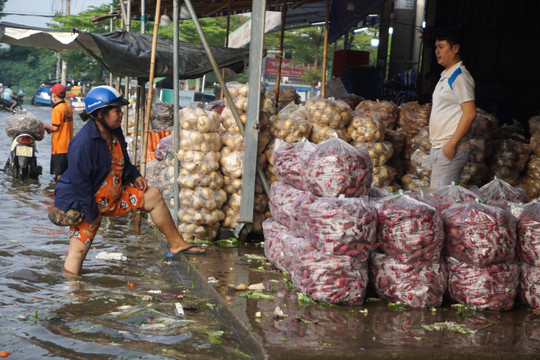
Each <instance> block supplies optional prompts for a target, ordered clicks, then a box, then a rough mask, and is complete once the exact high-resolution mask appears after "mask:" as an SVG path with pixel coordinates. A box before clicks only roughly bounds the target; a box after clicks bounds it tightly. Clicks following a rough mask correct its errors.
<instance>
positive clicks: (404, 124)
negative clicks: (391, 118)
mask: <svg viewBox="0 0 540 360" xmlns="http://www.w3.org/2000/svg"><path fill="white" fill-rule="evenodd" d="M430 114H431V104H429V103H427V104H424V105H420V104H419V103H418V101H411V102H408V103H404V104H401V105H400V106H399V125H400V126H401V128H402V129H403V131H405V132H406V133H407V134H409V135H416V134H418V132H419V131H420V129H421V128H423V127H425V126H428V125H429V115H430Z"/></svg>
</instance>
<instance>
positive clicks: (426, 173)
mask: <svg viewBox="0 0 540 360" xmlns="http://www.w3.org/2000/svg"><path fill="white" fill-rule="evenodd" d="M409 173H410V174H413V175H416V176H418V177H419V178H424V179H429V178H430V177H431V155H430V153H429V152H427V153H426V152H424V151H423V150H420V149H418V150H415V151H414V152H413V153H412V155H411V167H410V169H409Z"/></svg>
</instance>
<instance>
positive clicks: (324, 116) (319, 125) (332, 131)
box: [305, 98, 351, 144]
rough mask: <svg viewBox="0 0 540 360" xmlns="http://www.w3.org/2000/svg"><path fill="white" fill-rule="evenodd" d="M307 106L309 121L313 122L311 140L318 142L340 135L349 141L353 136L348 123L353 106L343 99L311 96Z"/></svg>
mask: <svg viewBox="0 0 540 360" xmlns="http://www.w3.org/2000/svg"><path fill="white" fill-rule="evenodd" d="M305 107H306V110H307V116H308V120H309V122H310V123H311V124H312V126H313V127H312V129H311V136H310V137H309V140H310V141H312V142H314V143H316V144H318V143H320V142H323V141H324V140H327V139H330V138H332V137H336V136H337V137H339V138H340V139H342V140H344V141H345V142H349V141H350V140H351V137H350V135H349V133H348V132H347V125H349V123H350V121H351V108H350V107H349V105H347V103H345V102H344V101H341V100H335V99H333V98H331V99H324V98H311V99H309V100H307V101H306V103H305Z"/></svg>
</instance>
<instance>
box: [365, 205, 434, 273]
mask: <svg viewBox="0 0 540 360" xmlns="http://www.w3.org/2000/svg"><path fill="white" fill-rule="evenodd" d="M374 204H375V207H376V209H377V212H378V214H379V223H378V226H377V245H376V246H377V248H378V249H380V250H381V251H382V252H384V253H385V254H386V255H390V256H391V257H393V258H394V259H396V260H398V261H399V262H401V263H408V264H411V263H415V262H419V261H430V262H438V261H439V259H440V255H441V250H442V247H443V241H444V232H443V222H442V219H441V216H440V213H439V212H438V211H437V210H436V209H435V208H434V207H432V206H431V205H428V204H426V203H424V202H422V201H418V200H416V199H413V198H412V197H410V196H408V195H401V194H400V195H391V196H388V197H385V198H382V199H380V200H378V201H376V202H375V203H374Z"/></svg>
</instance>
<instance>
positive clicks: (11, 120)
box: [5, 110, 45, 141]
mask: <svg viewBox="0 0 540 360" xmlns="http://www.w3.org/2000/svg"><path fill="white" fill-rule="evenodd" d="M5 129H6V135H7V136H8V137H10V138H13V137H15V136H16V135H17V134H18V133H20V132H27V133H29V134H30V135H32V137H33V138H34V139H35V140H36V141H41V140H43V137H44V136H45V127H44V125H43V123H42V122H41V121H39V120H38V118H37V117H36V115H34V114H33V113H31V112H28V111H26V110H23V111H20V112H17V113H15V114H13V115H10V116H8V118H7V119H6V123H5Z"/></svg>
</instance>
